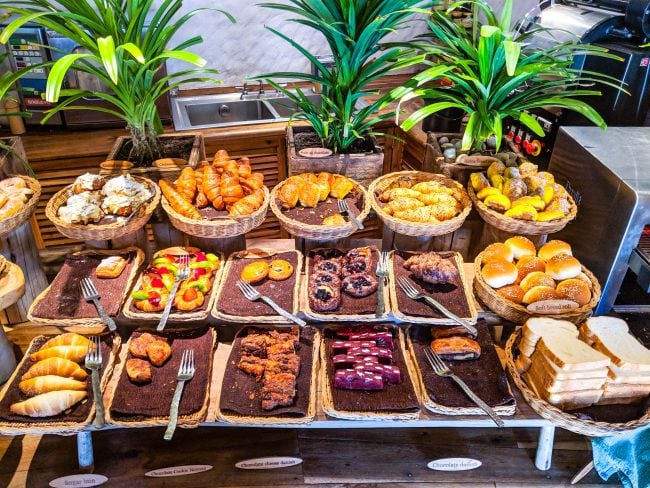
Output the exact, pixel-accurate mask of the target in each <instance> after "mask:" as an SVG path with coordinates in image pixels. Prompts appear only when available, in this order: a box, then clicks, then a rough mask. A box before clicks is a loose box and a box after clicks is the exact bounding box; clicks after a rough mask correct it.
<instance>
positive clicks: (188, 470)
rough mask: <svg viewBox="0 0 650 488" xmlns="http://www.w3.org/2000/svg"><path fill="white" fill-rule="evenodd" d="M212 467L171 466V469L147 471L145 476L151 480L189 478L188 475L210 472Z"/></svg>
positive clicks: (202, 465) (203, 465) (196, 465)
mask: <svg viewBox="0 0 650 488" xmlns="http://www.w3.org/2000/svg"><path fill="white" fill-rule="evenodd" d="M211 469H212V466H210V465H209V464H188V465H187V466H170V467H169V468H159V469H154V470H153V471H147V472H146V473H145V474H144V475H145V476H149V477H150V478H167V477H170V476H187V475H188V474H196V473H203V472H204V471H210V470H211Z"/></svg>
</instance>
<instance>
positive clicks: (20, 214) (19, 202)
mask: <svg viewBox="0 0 650 488" xmlns="http://www.w3.org/2000/svg"><path fill="white" fill-rule="evenodd" d="M40 196H41V185H40V183H39V182H38V181H36V180H35V179H34V178H30V177H29V176H22V175H21V176H12V177H9V178H5V179H4V180H2V181H0V237H2V236H5V235H7V234H9V232H11V231H12V230H14V229H17V228H18V227H19V226H21V225H22V224H23V222H25V221H26V220H27V219H28V218H30V217H31V216H32V214H33V213H34V210H36V205H37V204H38V199H39V198H40Z"/></svg>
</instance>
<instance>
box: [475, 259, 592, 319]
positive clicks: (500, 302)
mask: <svg viewBox="0 0 650 488" xmlns="http://www.w3.org/2000/svg"><path fill="white" fill-rule="evenodd" d="M482 263H483V253H480V254H479V255H478V256H476V259H475V260H474V291H475V292H476V295H477V296H478V297H479V298H480V299H481V301H482V302H483V303H484V304H485V305H487V307H488V308H489V309H490V310H492V311H493V312H494V313H496V314H497V315H499V316H500V317H503V318H504V319H507V320H510V321H511V322H514V323H515V324H523V323H524V322H526V320H528V319H529V318H530V317H533V316H540V315H541V316H544V317H550V318H554V319H564V320H568V321H570V322H573V323H574V324H579V323H580V322H583V321H584V320H585V319H586V318H587V317H589V316H590V315H591V312H592V310H593V309H594V308H595V307H596V304H598V300H600V294H601V289H600V284H599V283H598V279H597V278H596V277H595V276H594V275H593V273H592V272H591V271H589V270H588V269H587V268H585V267H584V266H583V267H582V272H583V273H584V274H586V275H587V277H588V278H589V279H590V280H591V285H592V287H591V300H589V303H588V304H586V305H583V306H582V307H579V308H575V309H572V310H569V311H567V312H563V313H560V314H552V315H551V314H539V313H535V312H531V311H530V310H528V309H527V308H526V307H524V306H523V305H520V304H518V303H514V302H511V301H509V300H506V299H505V298H502V297H501V296H500V295H499V294H498V293H497V292H496V290H495V289H494V288H492V287H491V286H490V285H488V284H487V283H486V282H485V280H484V279H483V275H482V274H481V268H482V266H481V265H482Z"/></svg>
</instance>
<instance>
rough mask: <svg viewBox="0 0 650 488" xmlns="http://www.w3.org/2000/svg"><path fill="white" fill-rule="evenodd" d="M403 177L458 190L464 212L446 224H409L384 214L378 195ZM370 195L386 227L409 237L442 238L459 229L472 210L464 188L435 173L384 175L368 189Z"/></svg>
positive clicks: (446, 221)
mask: <svg viewBox="0 0 650 488" xmlns="http://www.w3.org/2000/svg"><path fill="white" fill-rule="evenodd" d="M402 176H408V177H411V178H415V179H416V180H417V181H418V182H420V181H438V182H439V183H442V184H443V185H445V186H447V187H449V188H458V189H459V190H461V193H462V200H463V201H462V202H461V204H462V205H463V210H462V211H461V212H460V213H459V214H458V215H456V216H455V217H454V218H452V219H449V220H445V221H444V222H437V223H431V224H428V223H426V224H425V223H420V222H409V221H408V220H402V219H396V218H395V217H393V216H391V215H388V214H387V213H386V212H384V210H383V208H382V206H381V205H380V203H379V200H378V199H377V195H378V194H380V193H382V192H383V191H384V190H385V189H386V188H388V186H389V185H390V184H391V183H392V182H393V181H394V180H396V179H397V178H399V177H402ZM368 193H369V194H370V201H371V204H372V208H373V210H374V211H375V212H377V215H379V217H380V218H381V220H382V221H383V222H384V225H386V227H388V228H389V229H391V230H392V231H393V232H396V233H397V234H402V235H407V236H432V237H433V236H441V235H444V234H449V233H451V232H453V231H455V230H456V229H458V228H459V227H460V226H461V225H463V222H465V219H466V218H467V216H468V215H469V212H470V210H472V203H471V201H470V199H469V197H468V196H467V193H465V190H464V189H463V187H462V186H461V185H460V184H459V183H457V182H455V181H454V180H452V179H451V178H448V177H446V176H444V175H437V174H434V173H426V172H424V171H399V172H397V173H390V174H387V175H384V176H382V177H380V178H377V179H376V180H375V181H373V182H372V183H371V184H370V187H368Z"/></svg>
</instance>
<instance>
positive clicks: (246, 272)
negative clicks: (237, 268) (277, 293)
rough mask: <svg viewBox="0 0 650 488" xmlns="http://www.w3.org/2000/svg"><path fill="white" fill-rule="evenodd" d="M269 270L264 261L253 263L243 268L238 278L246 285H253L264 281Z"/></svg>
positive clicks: (267, 264)
mask: <svg viewBox="0 0 650 488" xmlns="http://www.w3.org/2000/svg"><path fill="white" fill-rule="evenodd" d="M269 270H270V268H269V263H267V262H266V261H253V262H252V263H250V264H247V265H246V266H244V269H242V271H241V276H240V277H241V279H242V280H244V281H245V282H246V283H250V284H255V283H259V282H260V281H262V280H264V279H265V278H266V277H267V276H268V275H269Z"/></svg>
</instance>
